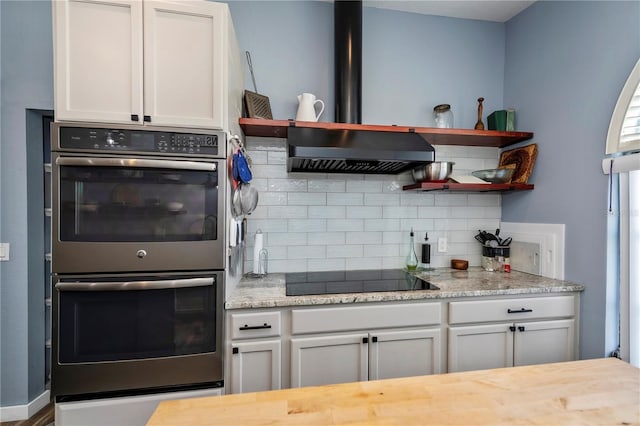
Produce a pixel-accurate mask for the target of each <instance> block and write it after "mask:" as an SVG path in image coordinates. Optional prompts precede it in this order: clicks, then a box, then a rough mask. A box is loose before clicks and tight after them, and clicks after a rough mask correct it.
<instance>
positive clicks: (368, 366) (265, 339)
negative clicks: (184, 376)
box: [225, 293, 580, 393]
mask: <svg viewBox="0 0 640 426" xmlns="http://www.w3.org/2000/svg"><path fill="white" fill-rule="evenodd" d="M579 306H580V304H579V294H578V293H575V294H574V293H572V294H568V295H567V294H562V295H557V294H551V295H545V296H535V297H516V298H513V297H494V298H480V297H479V298H470V297H466V298H458V299H449V300H438V301H428V302H424V301H407V302H392V303H390V302H387V303H384V302H379V303H362V304H348V305H327V306H318V305H313V306H295V307H281V308H268V309H243V310H238V311H229V312H228V314H227V328H226V330H227V336H229V337H228V339H229V340H227V350H228V352H227V354H228V355H227V357H226V359H227V361H226V362H227V364H226V365H227V369H228V374H227V377H226V382H225V383H226V386H225V388H226V391H227V392H228V393H242V392H255V391H263V390H273V389H280V388H283V387H284V388H286V387H292V388H296V387H303V386H318V385H327V384H337V383H346V382H357V381H366V380H379V379H390V378H397V377H409V376H421V375H428V374H439V373H443V372H456V371H468V370H481V369H489V368H502V367H512V366H519V365H529V364H542V363H549V362H562V361H570V360H574V359H576V357H577V356H578V349H577V348H578V332H577V330H576V327H577V324H578V322H579Z"/></svg>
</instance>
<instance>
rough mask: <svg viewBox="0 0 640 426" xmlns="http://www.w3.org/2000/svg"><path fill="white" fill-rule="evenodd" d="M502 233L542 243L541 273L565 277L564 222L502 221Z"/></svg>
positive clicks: (556, 277)
mask: <svg viewBox="0 0 640 426" xmlns="http://www.w3.org/2000/svg"><path fill="white" fill-rule="evenodd" d="M500 235H504V236H505V237H506V236H509V237H512V238H513V240H514V241H521V242H525V243H536V244H540V275H542V276H543V277H549V278H555V279H559V280H563V279H564V238H565V225H564V224H553V223H515V222H502V223H501V224H500Z"/></svg>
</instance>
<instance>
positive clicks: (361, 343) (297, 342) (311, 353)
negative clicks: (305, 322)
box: [291, 333, 368, 388]
mask: <svg viewBox="0 0 640 426" xmlns="http://www.w3.org/2000/svg"><path fill="white" fill-rule="evenodd" d="M367 341H368V335H367V334H366V333H358V334H347V335H338V336H332V335H327V336H320V337H304V338H292V339H291V387H292V388H299V387H302V386H317V385H327V384H334V383H347V382H358V381H363V380H367V378H368V354H367V350H368V343H366V342H367Z"/></svg>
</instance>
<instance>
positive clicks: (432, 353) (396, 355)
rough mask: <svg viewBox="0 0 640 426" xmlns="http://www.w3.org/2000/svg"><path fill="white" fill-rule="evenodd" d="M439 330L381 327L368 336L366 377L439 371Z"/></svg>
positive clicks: (376, 378)
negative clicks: (402, 329) (408, 329)
mask: <svg viewBox="0 0 640 426" xmlns="http://www.w3.org/2000/svg"><path fill="white" fill-rule="evenodd" d="M440 351H441V347H440V330H439V329H433V330H410V331H385V332H375V333H371V335H370V338H369V380H378V379H391V378H395V377H410V376H422V375H426V374H438V373H440Z"/></svg>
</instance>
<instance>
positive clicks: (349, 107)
mask: <svg viewBox="0 0 640 426" xmlns="http://www.w3.org/2000/svg"><path fill="white" fill-rule="evenodd" d="M333 33H334V34H333V35H334V37H333V40H334V67H335V99H336V104H335V105H336V110H335V115H336V123H355V124H360V123H362V108H361V106H362V1H361V0H357V1H340V0H336V1H334V2H333Z"/></svg>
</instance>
